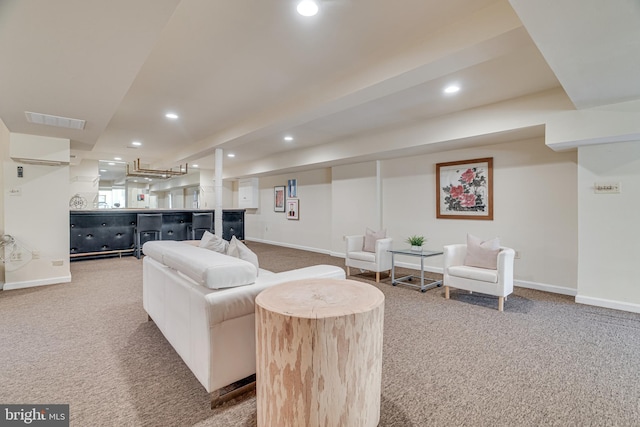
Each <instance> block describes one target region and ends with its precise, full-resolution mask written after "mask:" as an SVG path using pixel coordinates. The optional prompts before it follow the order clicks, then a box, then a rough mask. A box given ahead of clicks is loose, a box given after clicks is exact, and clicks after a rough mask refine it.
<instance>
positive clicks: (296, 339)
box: [256, 279, 384, 427]
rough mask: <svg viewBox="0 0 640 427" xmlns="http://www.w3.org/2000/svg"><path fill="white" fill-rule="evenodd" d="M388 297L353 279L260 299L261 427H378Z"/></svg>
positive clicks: (318, 282) (313, 282)
mask: <svg viewBox="0 0 640 427" xmlns="http://www.w3.org/2000/svg"><path fill="white" fill-rule="evenodd" d="M383 322H384V294H383V293H382V292H380V290H379V289H378V288H376V287H375V286H372V285H368V284H366V283H362V282H356V281H354V280H336V279H309V280H299V281H293V282H288V283H283V284H280V285H276V286H273V287H271V288H268V289H266V290H264V291H262V292H261V293H260V294H259V295H258V296H257V298H256V401H257V411H258V414H257V424H258V426H264V427H267V426H278V427H285V426H294V427H299V426H308V427H312V426H349V427H353V426H376V425H378V422H379V421H380V388H381V383H382V332H383Z"/></svg>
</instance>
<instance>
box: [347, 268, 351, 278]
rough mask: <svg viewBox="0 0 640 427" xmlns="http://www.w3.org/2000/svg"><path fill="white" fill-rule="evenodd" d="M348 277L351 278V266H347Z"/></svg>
mask: <svg viewBox="0 0 640 427" xmlns="http://www.w3.org/2000/svg"><path fill="white" fill-rule="evenodd" d="M347 276H351V272H350V271H349V266H347Z"/></svg>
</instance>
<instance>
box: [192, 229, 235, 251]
mask: <svg viewBox="0 0 640 427" xmlns="http://www.w3.org/2000/svg"><path fill="white" fill-rule="evenodd" d="M198 246H199V247H201V248H205V249H209V250H212V251H216V252H220V253H221V254H226V253H227V249H228V248H229V242H227V241H226V240H224V239H223V238H222V237H220V236H216V235H215V234H213V233H210V232H208V231H206V230H205V232H204V234H202V239H200V243H199V244H198Z"/></svg>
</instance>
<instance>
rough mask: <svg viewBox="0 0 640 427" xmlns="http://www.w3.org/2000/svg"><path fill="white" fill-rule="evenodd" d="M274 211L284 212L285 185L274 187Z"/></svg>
mask: <svg viewBox="0 0 640 427" xmlns="http://www.w3.org/2000/svg"><path fill="white" fill-rule="evenodd" d="M273 210H274V211H276V212H284V185H279V186H277V187H273Z"/></svg>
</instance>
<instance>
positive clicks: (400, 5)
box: [0, 0, 640, 173]
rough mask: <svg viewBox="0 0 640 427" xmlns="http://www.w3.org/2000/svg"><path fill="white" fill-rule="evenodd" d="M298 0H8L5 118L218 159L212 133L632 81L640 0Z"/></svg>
mask: <svg viewBox="0 0 640 427" xmlns="http://www.w3.org/2000/svg"><path fill="white" fill-rule="evenodd" d="M295 4H296V0H243V1H241V0H215V1H211V0H136V1H131V0H109V1H103V0H91V1H89V0H56V1H55V2H53V1H50V0H0V119H2V120H3V122H4V123H5V125H6V126H7V127H8V128H9V130H10V131H12V132H19V133H30V134H37V135H48V136H57V137H64V138H69V139H71V141H72V153H73V154H74V155H76V156H77V158H78V159H83V158H86V159H113V157H115V156H119V157H122V158H123V159H124V160H125V161H129V162H131V161H133V160H135V159H136V158H140V159H141V161H142V162H143V163H145V164H150V165H153V166H154V167H159V168H170V167H176V166H177V165H179V164H183V163H186V162H188V163H194V162H198V163H201V166H204V167H213V160H212V157H211V154H212V152H213V151H214V150H215V149H216V148H222V149H224V150H225V151H226V152H234V153H235V154H236V157H235V158H234V159H226V160H225V162H226V163H225V164H231V165H233V166H238V165H239V164H242V163H246V164H250V163H251V162H255V161H258V160H260V159H263V158H265V157H267V156H273V155H276V154H277V153H280V152H283V151H291V150H300V152H301V153H304V150H305V149H311V148H313V147H316V146H318V145H327V144H331V145H332V146H335V144H336V143H339V142H340V141H341V140H343V139H345V138H349V137H350V136H353V135H356V134H358V135H363V134H364V135H366V134H370V133H374V132H379V131H381V130H382V129H386V128H393V127H398V126H405V125H410V124H412V123H419V122H421V121H425V120H430V119H433V118H436V117H440V116H443V115H447V114H451V113H455V112H457V111H462V110H467V109H470V108H476V107H481V106H483V105H488V104H492V103H496V102H500V101H505V100H509V99H512V98H516V97H520V96H524V95H528V94H533V93H536V92H540V91H545V90H549V89H552V88H558V87H560V86H562V88H563V89H564V91H565V92H566V93H567V95H568V96H569V98H570V99H571V100H572V101H573V103H574V105H575V106H576V107H577V108H585V107H591V106H595V105H604V104H610V103H614V102H621V101H623V100H629V99H637V98H640V79H638V78H637V76H638V75H640V54H639V52H640V29H639V28H640V26H639V25H637V23H638V22H639V19H638V18H639V17H640V6H639V2H637V1H635V0H608V1H606V2H603V1H601V0H539V1H531V0H511V1H510V2H508V1H507V0H501V1H495V0H447V1H446V2H445V1H442V0H398V1H371V0H321V1H320V8H321V9H320V13H319V14H318V15H317V16H315V17H312V18H304V17H301V16H299V15H297V13H296V12H295ZM523 23H524V25H523ZM532 37H533V39H532ZM552 70H553V71H552ZM452 82H457V83H459V84H460V85H461V86H462V90H461V91H460V93H459V94H457V95H455V96H445V95H443V93H442V89H443V87H444V86H446V85H447V84H450V83H452ZM25 111H33V112H38V113H46V114H52V115H56V116H62V117H71V118H77V119H83V120H86V121H87V125H86V127H85V129H84V130H68V129H59V128H53V127H50V126H43V125H36V124H31V123H28V122H27V121H26V118H25ZM168 111H174V112H176V113H177V114H179V115H180V118H179V119H178V120H175V121H169V120H167V119H166V118H165V117H164V114H165V113H166V112H168ZM543 131H544V130H543V129H542V128H535V129H532V128H526V129H522V132H521V133H520V136H521V137H527V136H531V135H532V134H535V135H541V134H542V132H543ZM285 135H292V136H293V137H294V141H293V142H288V143H287V142H285V141H284V140H283V137H284V136H285ZM510 137H512V138H517V137H518V134H517V133H516V134H515V135H512V134H510ZM134 140H137V141H141V142H142V143H143V146H142V147H140V148H133V147H131V142H132V141H134ZM482 140H483V138H477V139H476V141H482ZM467 142H468V143H471V142H473V141H467ZM459 144H460V142H459V141H458V142H457V145H456V146H458V145H459ZM327 146H329V145H327ZM430 149H433V147H431V148H430ZM379 153H380V154H379V158H382V157H388V156H390V155H393V153H394V147H393V146H388V147H383V148H382V149H380V150H379ZM396 154H398V155H406V154H407V153H406V152H400V151H399V152H397V153H396ZM375 157H376V156H375V155H374V156H372V155H371V154H369V155H367V156H366V158H365V157H363V158H362V159H372V158H375ZM350 161H353V159H350ZM337 162H338V161H337ZM273 172H274V173H275V172H277V171H276V170H274V171H273Z"/></svg>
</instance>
